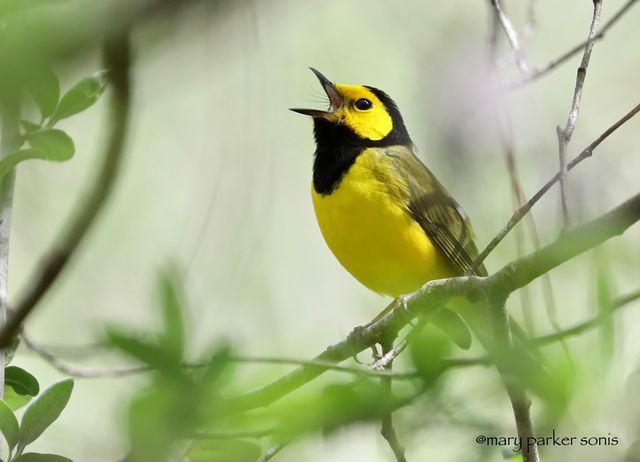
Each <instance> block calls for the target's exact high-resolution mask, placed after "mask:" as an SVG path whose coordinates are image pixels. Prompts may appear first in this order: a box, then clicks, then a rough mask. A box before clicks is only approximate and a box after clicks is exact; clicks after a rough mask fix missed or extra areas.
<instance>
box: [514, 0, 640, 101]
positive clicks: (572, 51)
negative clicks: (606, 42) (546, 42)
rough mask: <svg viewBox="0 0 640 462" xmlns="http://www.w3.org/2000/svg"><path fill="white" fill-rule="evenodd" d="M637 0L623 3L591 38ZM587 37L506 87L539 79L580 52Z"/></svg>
mask: <svg viewBox="0 0 640 462" xmlns="http://www.w3.org/2000/svg"><path fill="white" fill-rule="evenodd" d="M637 1H638V0H629V1H628V2H627V3H625V4H624V5H623V6H622V7H621V8H620V9H619V10H618V11H617V12H616V14H614V15H613V17H612V18H611V19H610V20H609V21H608V22H606V23H605V24H604V25H603V26H602V28H601V29H600V32H598V33H597V34H596V36H595V37H594V38H593V41H596V40H599V39H601V38H603V37H604V35H605V32H606V31H607V30H609V29H610V28H611V27H613V25H614V24H615V23H616V22H618V20H619V19H620V18H621V17H622V16H624V14H625V13H626V12H627V11H628V10H629V9H630V8H631V7H632V6H633V5H634V3H636V2H637ZM587 42H588V39H587V40H585V41H584V42H581V43H579V44H578V45H576V46H574V47H573V48H571V49H570V50H568V51H566V52H565V53H563V54H562V55H560V56H558V57H557V58H556V59H554V60H552V61H550V62H549V64H547V65H546V66H544V67H542V68H540V69H536V70H534V71H533V72H531V73H530V74H529V75H528V76H526V77H525V78H524V79H522V80H520V81H518V82H514V83H512V84H510V85H508V86H507V88H510V89H515V88H519V87H522V86H523V85H526V84H527V83H530V82H533V81H534V80H537V79H539V78H540V77H542V76H544V75H547V74H548V73H549V72H551V71H552V70H554V69H555V68H557V67H558V66H560V65H561V64H563V63H565V62H566V61H568V60H569V59H570V58H572V57H573V56H575V55H577V54H578V53H580V51H582V50H584V48H585V46H586V45H587Z"/></svg>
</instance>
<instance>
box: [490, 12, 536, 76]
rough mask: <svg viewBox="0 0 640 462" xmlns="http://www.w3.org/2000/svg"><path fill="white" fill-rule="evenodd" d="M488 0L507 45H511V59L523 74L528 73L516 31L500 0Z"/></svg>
mask: <svg viewBox="0 0 640 462" xmlns="http://www.w3.org/2000/svg"><path fill="white" fill-rule="evenodd" d="M490 1H491V6H493V10H494V14H495V17H496V19H497V20H498V22H499V23H500V26H501V27H502V30H503V31H504V33H505V35H506V36H507V41H508V42H509V46H510V47H511V51H512V52H513V59H514V60H515V63H516V66H518V69H520V71H521V72H522V73H523V74H528V73H529V67H528V66H527V63H526V62H525V61H524V58H523V57H522V49H521V48H520V41H519V40H518V33H517V32H516V30H515V28H514V27H513V24H511V21H510V20H509V18H508V17H507V15H506V14H504V11H503V10H502V6H501V5H500V0H490Z"/></svg>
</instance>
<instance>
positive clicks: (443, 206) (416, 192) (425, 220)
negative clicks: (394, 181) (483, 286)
mask: <svg viewBox="0 0 640 462" xmlns="http://www.w3.org/2000/svg"><path fill="white" fill-rule="evenodd" d="M384 151H385V154H387V155H388V156H389V158H391V160H392V161H393V163H394V164H395V166H396V171H397V174H398V175H401V176H403V177H404V179H405V181H406V182H407V186H408V189H409V199H408V203H407V205H406V206H407V212H408V213H410V214H411V216H412V217H413V218H414V219H415V220H416V221H417V222H418V223H419V224H420V227H421V228H422V229H423V230H424V232H425V233H426V234H427V236H428V237H429V239H431V241H432V242H433V244H434V245H435V246H436V247H437V248H438V249H439V250H440V251H441V252H442V253H443V254H444V256H445V257H446V259H447V260H448V261H449V263H450V264H451V266H452V267H453V268H454V269H455V270H456V272H457V273H458V274H461V275H462V274H464V273H465V272H466V271H467V270H468V269H469V268H470V267H471V265H472V264H473V262H474V260H475V259H476V258H477V256H478V248H477V247H476V244H475V242H474V237H475V236H474V234H473V228H472V227H471V223H470V222H469V219H468V218H467V216H466V215H465V213H464V211H463V210H462V207H460V205H459V204H458V203H457V202H456V201H455V200H454V199H453V197H451V195H450V194H449V192H448V191H447V190H446V189H445V187H444V186H442V184H441V183H440V182H439V181H438V180H437V179H436V177H435V176H434V175H433V174H432V173H431V171H429V169H428V168H427V167H426V166H425V165H424V164H423V163H422V162H421V161H420V159H418V158H417V157H416V155H415V154H414V153H413V151H412V150H411V149H409V148H408V147H406V146H393V147H389V148H385V150H384ZM474 274H475V275H477V276H486V275H487V270H486V269H485V267H484V265H481V266H480V267H479V268H478V269H477V270H476V271H475V272H474Z"/></svg>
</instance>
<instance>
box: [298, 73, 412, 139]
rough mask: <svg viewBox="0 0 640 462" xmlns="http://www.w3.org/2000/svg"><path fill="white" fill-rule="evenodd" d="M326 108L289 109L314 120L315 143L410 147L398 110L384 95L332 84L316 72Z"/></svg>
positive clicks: (370, 89) (363, 86)
mask: <svg viewBox="0 0 640 462" xmlns="http://www.w3.org/2000/svg"><path fill="white" fill-rule="evenodd" d="M311 70H312V71H313V73H314V74H315V75H316V77H317V78H318V80H319V81H320V84H321V85H322V88H323V89H324V91H325V93H326V94H327V97H328V98H329V109H328V110H326V111H322V110H318V109H298V108H295V109H291V110H292V111H294V112H298V113H300V114H304V115H308V116H311V117H313V119H314V128H315V135H316V143H317V144H318V145H319V146H320V145H325V144H333V143H340V144H349V145H356V146H359V145H362V146H391V145H398V144H407V145H408V144H411V139H410V138H409V134H408V133H407V129H406V127H405V125H404V121H403V120H402V116H401V115H400V111H399V110H398V107H397V106H396V104H395V103H394V102H393V100H392V99H391V98H390V97H389V95H387V94H386V93H385V92H383V91H381V90H378V89H377V88H373V87H369V86H365V85H342V84H334V83H332V82H331V81H330V80H329V79H327V78H326V77H325V76H324V75H322V74H321V73H320V72H318V71H317V70H316V69H313V68H311Z"/></svg>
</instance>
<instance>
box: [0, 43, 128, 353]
mask: <svg viewBox="0 0 640 462" xmlns="http://www.w3.org/2000/svg"><path fill="white" fill-rule="evenodd" d="M129 53H130V50H129V43H128V38H122V37H121V38H118V39H114V40H113V41H112V42H110V43H109V44H107V45H106V46H105V64H106V66H107V69H109V71H110V72H109V77H110V80H111V83H112V108H111V111H112V114H111V120H112V123H113V126H112V129H111V134H110V137H109V141H108V144H107V148H106V152H105V160H104V163H103V165H102V169H101V171H100V174H99V177H98V179H97V180H96V182H95V185H94V187H93V190H92V191H91V192H90V194H89V197H88V199H87V200H86V201H85V202H84V204H83V205H82V207H81V209H80V210H79V212H78V213H77V215H76V217H75V219H74V220H73V222H72V224H71V227H70V229H69V231H68V232H67V233H66V234H65V235H63V236H62V238H61V239H60V241H59V242H57V243H56V244H55V245H54V246H53V248H52V249H51V250H50V251H49V253H48V254H47V255H46V256H45V258H44V261H43V262H42V263H41V264H39V265H38V267H37V268H36V269H35V272H34V274H33V275H32V276H31V277H30V278H29V279H28V281H30V282H29V284H30V285H29V286H28V287H27V289H26V290H25V292H24V293H23V294H22V297H21V298H20V299H19V300H18V302H17V303H16V304H15V305H14V306H13V311H12V314H11V316H10V317H9V319H8V320H7V323H6V324H5V325H4V326H3V327H2V329H1V330H0V348H4V347H6V346H7V345H9V344H10V343H11V340H12V339H13V337H14V336H15V335H16V333H17V332H18V330H19V328H20V326H21V324H22V322H23V321H24V320H25V319H26V318H27V316H29V314H30V313H31V311H32V310H33V309H34V308H35V307H36V305H37V304H38V303H39V302H40V300H41V299H42V298H43V296H44V295H45V294H46V293H47V291H48V290H49V288H50V287H51V286H52V285H53V284H54V283H55V282H56V280H57V279H58V276H59V275H60V274H61V273H62V271H63V269H64V268H65V266H66V264H67V262H68V261H69V260H70V259H71V258H72V257H73V255H74V254H75V253H76V251H77V249H78V247H79V246H80V243H81V242H82V241H83V239H84V237H85V236H86V235H87V233H88V231H89V230H90V229H91V226H92V225H93V223H94V222H95V220H96V218H97V216H98V215H99V213H100V211H101V210H102V208H103V206H104V204H105V203H106V201H107V199H108V198H109V196H110V193H111V191H112V189H113V185H114V182H115V179H116V176H117V173H118V170H119V168H120V163H121V159H122V153H123V148H124V141H125V134H126V128H127V122H128V119H129V117H128V116H129V59H130V56H129Z"/></svg>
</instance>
